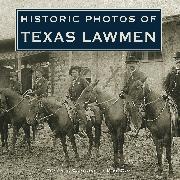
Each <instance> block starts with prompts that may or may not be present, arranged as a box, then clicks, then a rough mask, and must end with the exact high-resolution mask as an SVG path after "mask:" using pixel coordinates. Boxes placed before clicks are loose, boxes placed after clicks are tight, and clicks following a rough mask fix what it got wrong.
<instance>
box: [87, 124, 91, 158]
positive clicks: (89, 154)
mask: <svg viewBox="0 0 180 180" xmlns="http://www.w3.org/2000/svg"><path fill="white" fill-rule="evenodd" d="M86 134H87V136H88V138H89V149H88V153H87V158H89V157H91V151H92V147H93V133H92V122H91V121H88V122H87V125H86Z"/></svg>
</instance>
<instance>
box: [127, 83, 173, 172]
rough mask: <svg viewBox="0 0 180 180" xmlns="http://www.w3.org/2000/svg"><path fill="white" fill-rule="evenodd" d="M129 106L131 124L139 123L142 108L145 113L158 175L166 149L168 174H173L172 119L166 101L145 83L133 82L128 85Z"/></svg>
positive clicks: (161, 169)
mask: <svg viewBox="0 0 180 180" xmlns="http://www.w3.org/2000/svg"><path fill="white" fill-rule="evenodd" d="M128 98H129V102H130V104H133V105H132V106H131V110H132V111H133V112H132V113H131V115H132V122H134V119H135V121H136V122H137V121H141V122H142V113H141V109H142V107H143V109H144V111H145V119H146V126H147V128H148V129H149V130H150V132H151V134H152V137H153V141H154V144H155V146H156V151H157V159H158V174H161V173H162V171H163V168H162V153H163V147H165V148H166V158H167V161H168V163H169V174H170V175H172V174H173V168H172V164H171V144H172V118H171V113H170V110H169V107H168V104H167V100H165V99H164V98H163V96H161V95H160V94H158V93H155V92H154V91H152V90H151V89H150V88H149V86H148V85H147V84H146V83H145V82H141V81H135V82H134V83H132V84H130V85H129V91H128V96H127V99H128Z"/></svg>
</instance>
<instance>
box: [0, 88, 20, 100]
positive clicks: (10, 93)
mask: <svg viewBox="0 0 180 180" xmlns="http://www.w3.org/2000/svg"><path fill="white" fill-rule="evenodd" d="M0 93H3V94H4V95H5V96H8V97H12V98H19V97H20V95H19V94H18V93H17V92H15V91H12V90H11V89H10V88H0Z"/></svg>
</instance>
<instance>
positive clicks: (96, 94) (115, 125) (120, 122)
mask: <svg viewBox="0 0 180 180" xmlns="http://www.w3.org/2000/svg"><path fill="white" fill-rule="evenodd" d="M97 83H98V81H96V82H95V83H92V84H90V85H89V86H88V87H86V88H85V89H84V91H83V92H82V94H81V96H80V97H79V98H78V100H77V104H79V106H82V104H84V103H85V104H86V103H92V102H96V103H97V105H98V106H99V108H100V110H101V111H102V113H103V115H104V117H105V122H106V125H107V127H108V129H109V131H110V133H111V137H112V141H113V149H114V167H115V168H117V167H118V166H121V165H123V164H124V156H123V144H124V133H125V132H126V127H127V116H126V114H125V112H124V108H123V107H124V102H123V100H122V99H120V98H116V97H113V96H112V95H108V94H106V93H105V92H103V91H102V90H101V89H99V88H97V87H96V85H97ZM118 155H119V156H118ZM118 157H120V162H119V160H118Z"/></svg>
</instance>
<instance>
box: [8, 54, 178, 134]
mask: <svg viewBox="0 0 180 180" xmlns="http://www.w3.org/2000/svg"><path fill="white" fill-rule="evenodd" d="M173 58H174V59H175V63H176V66H174V67H172V70H171V72H170V73H169V74H168V76H167V77H166V79H165V81H164V90H165V92H166V94H164V95H163V97H164V98H165V99H167V100H168V99H169V97H170V98H171V99H172V100H173V102H174V105H175V106H176V107H177V112H178V117H180V52H177V53H176V55H175V56H174V57H173ZM126 63H127V67H128V69H127V71H126V72H127V76H126V77H127V80H126V81H125V85H124V87H123V89H122V91H121V92H120V94H119V98H122V99H125V98H126V94H128V90H129V89H128V88H129V86H128V84H131V83H133V82H134V81H137V80H138V81H141V82H143V83H144V82H146V80H147V76H146V75H145V74H144V73H143V72H141V71H140V70H139V68H138V67H139V61H137V60H136V59H135V57H133V56H130V57H129V59H128V60H127V61H126ZM69 75H70V76H71V80H72V81H71V85H70V87H69V91H68V95H67V99H68V100H67V101H66V102H71V103H69V105H67V109H68V114H69V116H70V117H71V118H72V120H73V122H74V123H75V125H76V124H77V123H79V122H78V119H76V117H75V115H74V114H73V111H72V109H74V108H73V107H75V104H76V101H77V99H78V98H79V97H80V95H81V93H82V91H83V90H84V89H85V88H86V87H87V86H89V82H88V81H87V80H86V78H84V77H83V76H82V75H81V67H79V66H72V67H71V68H70V70H69ZM36 77H37V79H36V81H35V85H34V87H33V89H32V92H31V95H32V96H36V97H37V98H38V99H39V100H40V99H41V98H42V97H47V95H48V93H47V89H48V80H47V79H46V78H45V77H44V75H43V71H38V72H37V74H36ZM10 81H11V83H10V84H11V86H10V87H11V89H12V90H14V91H16V92H18V93H19V94H22V88H21V84H20V83H19V82H18V81H17V76H16V74H12V76H11V79H10ZM142 113H143V109H142ZM87 114H89V115H92V116H93V112H92V111H91V110H90V109H88V110H87ZM128 119H129V118H128ZM142 122H143V123H144V124H145V122H144V121H142ZM177 122H178V123H179V124H177V126H179V128H180V120H178V121H177ZM127 126H128V127H127V131H128V130H130V119H129V123H127ZM142 127H145V126H144V125H142ZM179 133H180V132H179ZM79 135H80V136H85V133H84V127H83V126H82V127H81V126H80V129H79Z"/></svg>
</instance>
